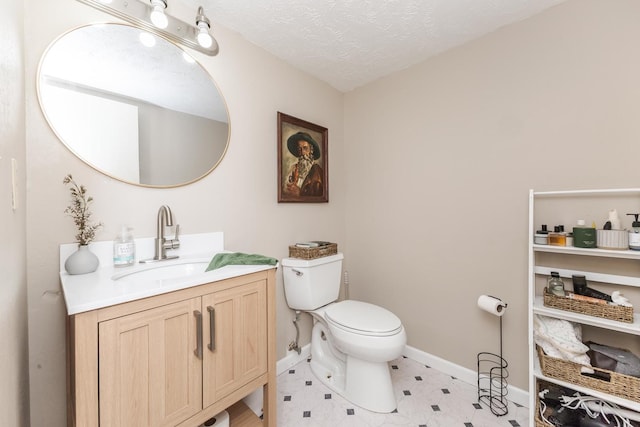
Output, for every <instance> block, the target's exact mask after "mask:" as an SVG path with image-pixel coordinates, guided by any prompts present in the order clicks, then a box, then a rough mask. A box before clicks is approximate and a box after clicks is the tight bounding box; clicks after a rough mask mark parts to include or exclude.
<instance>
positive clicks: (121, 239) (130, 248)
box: [113, 225, 136, 267]
mask: <svg viewBox="0 0 640 427" xmlns="http://www.w3.org/2000/svg"><path fill="white" fill-rule="evenodd" d="M135 261H136V243H135V242H134V240H133V235H132V234H131V228H129V227H127V226H125V225H123V226H122V228H121V230H120V234H118V235H117V236H116V239H115V240H114V241H113V265H114V266H115V267H128V266H130V265H133V264H134V263H135Z"/></svg>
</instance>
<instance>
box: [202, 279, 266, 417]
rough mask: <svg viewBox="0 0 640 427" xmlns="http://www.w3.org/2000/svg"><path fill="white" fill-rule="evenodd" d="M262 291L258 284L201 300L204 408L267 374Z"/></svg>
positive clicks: (260, 284)
mask: <svg viewBox="0 0 640 427" xmlns="http://www.w3.org/2000/svg"><path fill="white" fill-rule="evenodd" d="M266 288H267V282H266V280H262V281H258V282H253V283H248V284H245V285H241V286H236V287H234V288H230V289H226V290H223V291H219V292H215V293H213V294H209V295H205V296H203V297H202V310H203V315H204V316H205V317H204V318H205V321H204V337H205V340H204V341H205V345H204V355H203V359H202V363H203V367H202V371H203V405H204V407H207V406H209V405H211V404H212V403H214V402H215V401H216V400H218V399H220V398H222V397H224V396H226V395H228V394H229V393H231V392H232V391H234V390H235V389H237V388H238V387H240V386H242V385H243V384H246V383H247V382H249V381H251V380H253V379H255V378H257V377H258V376H260V375H262V374H264V373H265V372H267V299H266ZM212 325H213V328H211V326H212ZM212 331H213V335H212V334H211V332H212Z"/></svg>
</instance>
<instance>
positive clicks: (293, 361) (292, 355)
mask: <svg viewBox="0 0 640 427" xmlns="http://www.w3.org/2000/svg"><path fill="white" fill-rule="evenodd" d="M310 355H311V344H307V345H305V346H304V347H302V349H301V350H300V354H298V352H297V351H289V352H288V354H287V355H286V356H285V357H283V358H282V359H280V360H278V361H277V362H276V375H280V374H281V373H283V372H285V371H288V370H289V368H291V367H292V366H295V365H297V364H298V363H300V362H302V361H303V360H307V359H308V358H309V356H310Z"/></svg>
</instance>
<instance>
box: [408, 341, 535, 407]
mask: <svg viewBox="0 0 640 427" xmlns="http://www.w3.org/2000/svg"><path fill="white" fill-rule="evenodd" d="M403 355H404V356H406V357H407V358H409V359H411V360H415V361H416V362H419V363H422V364H424V365H428V366H430V367H432V368H434V369H437V370H438V371H440V372H444V373H445V374H447V375H451V376H452V377H456V378H458V379H459V380H461V381H464V382H466V383H468V384H471V385H473V386H474V387H476V386H477V384H478V373H477V372H476V371H473V370H471V369H468V368H465V367H463V366H460V365H456V364H455V363H452V362H449V361H448V360H444V359H442V358H440V357H438V356H434V355H433V354H429V353H426V352H424V351H422V350H418V349H417V348H415V347H411V346H409V345H408V346H406V347H405V350H404V352H403ZM508 387H509V392H508V395H507V399H508V400H510V401H512V402H513V403H517V404H518V405H520V406H524V407H527V408H528V407H529V393H528V392H526V391H525V390H522V389H521V388H518V387H514V386H512V385H509V386H508Z"/></svg>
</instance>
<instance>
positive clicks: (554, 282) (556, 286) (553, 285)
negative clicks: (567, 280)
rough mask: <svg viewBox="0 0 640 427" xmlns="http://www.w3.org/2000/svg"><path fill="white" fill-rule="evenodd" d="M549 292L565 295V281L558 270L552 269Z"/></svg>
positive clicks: (548, 284) (548, 285)
mask: <svg viewBox="0 0 640 427" xmlns="http://www.w3.org/2000/svg"><path fill="white" fill-rule="evenodd" d="M547 292H550V293H552V294H553V295H556V296H559V297H563V296H564V282H563V281H562V279H561V278H560V273H558V272H557V271H552V272H551V277H549V279H548V280H547Z"/></svg>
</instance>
